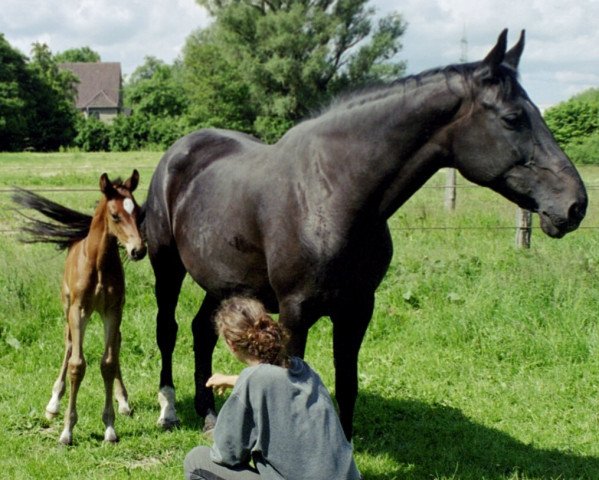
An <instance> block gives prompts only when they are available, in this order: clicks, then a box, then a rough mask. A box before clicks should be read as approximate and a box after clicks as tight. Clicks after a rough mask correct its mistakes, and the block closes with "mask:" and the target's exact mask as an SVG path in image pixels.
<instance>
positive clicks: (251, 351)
mask: <svg viewBox="0 0 599 480" xmlns="http://www.w3.org/2000/svg"><path fill="white" fill-rule="evenodd" d="M215 325H216V331H217V333H218V334H219V335H222V336H223V337H224V338H225V339H226V340H227V341H229V342H230V343H231V344H233V345H234V346H235V348H236V349H237V350H238V351H240V352H241V353H242V354H246V355H249V356H250V357H253V358H255V359H257V360H259V361H260V362H261V363H270V364H272V365H279V366H281V367H285V368H287V367H288V366H289V357H288V355H287V348H286V347H287V341H288V339H289V335H288V333H287V331H286V329H285V328H284V327H283V326H282V325H281V324H279V323H278V322H276V321H274V320H273V318H272V317H271V316H270V315H269V314H268V312H267V311H266V309H265V308H264V305H262V303H260V302H259V301H258V300H255V299H253V298H247V297H231V298H229V299H227V300H225V301H223V303H222V304H221V306H220V307H219V309H218V311H217V312H216V315H215Z"/></svg>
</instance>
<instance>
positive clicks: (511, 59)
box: [504, 30, 526, 70]
mask: <svg viewBox="0 0 599 480" xmlns="http://www.w3.org/2000/svg"><path fill="white" fill-rule="evenodd" d="M525 36H526V35H525V31H524V30H522V32H520V39H519V40H518V43H516V45H514V46H513V47H512V48H510V49H509V50H508V51H507V53H506V54H505V60H504V62H505V63H506V64H507V65H509V66H510V67H512V68H513V69H514V70H517V69H518V64H519V63H520V57H521V56H522V51H523V50H524V40H525Z"/></svg>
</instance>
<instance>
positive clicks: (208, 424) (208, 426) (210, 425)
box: [202, 413, 216, 437]
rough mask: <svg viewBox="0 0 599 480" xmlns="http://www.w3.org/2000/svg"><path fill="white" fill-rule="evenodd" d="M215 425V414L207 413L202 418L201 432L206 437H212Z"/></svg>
mask: <svg viewBox="0 0 599 480" xmlns="http://www.w3.org/2000/svg"><path fill="white" fill-rule="evenodd" d="M215 426H216V415H213V414H211V413H209V414H208V415H206V418H204V428H202V432H203V433H204V435H206V436H207V437H212V432H213V431H214V427H215Z"/></svg>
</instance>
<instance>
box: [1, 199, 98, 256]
mask: <svg viewBox="0 0 599 480" xmlns="http://www.w3.org/2000/svg"><path fill="white" fill-rule="evenodd" d="M12 200H13V202H15V203H16V204H18V205H20V206H21V207H24V208H30V209H33V210H36V211H38V212H39V213H41V214H43V215H45V216H46V217H48V218H50V219H52V220H54V222H44V221H42V220H38V219H36V218H32V217H29V216H27V215H25V214H24V213H22V212H21V215H23V217H25V218H26V219H27V222H26V223H25V225H23V226H22V227H21V230H22V231H23V232H24V233H25V234H26V236H25V237H24V238H21V239H20V240H21V241H22V242H23V243H38V242H43V243H54V244H56V246H57V248H58V249H59V250H64V249H66V248H68V247H69V246H70V245H72V244H73V243H74V242H76V241H78V240H81V239H83V238H85V237H86V236H87V234H88V233H89V228H90V225H91V222H92V217H91V216H90V215H86V214H84V213H80V212H77V211H75V210H71V209H70V208H67V207H63V206H62V205H59V204H58V203H55V202H53V201H51V200H48V199H47V198H45V197H42V196H41V195H38V194H36V193H33V192H31V191H29V190H25V189H23V188H15V189H14V191H13V194H12Z"/></svg>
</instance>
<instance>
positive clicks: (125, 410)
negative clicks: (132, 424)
mask: <svg viewBox="0 0 599 480" xmlns="http://www.w3.org/2000/svg"><path fill="white" fill-rule="evenodd" d="M131 412H132V410H131V407H129V405H119V413H120V414H121V415H126V416H127V417H130V416H131Z"/></svg>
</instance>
